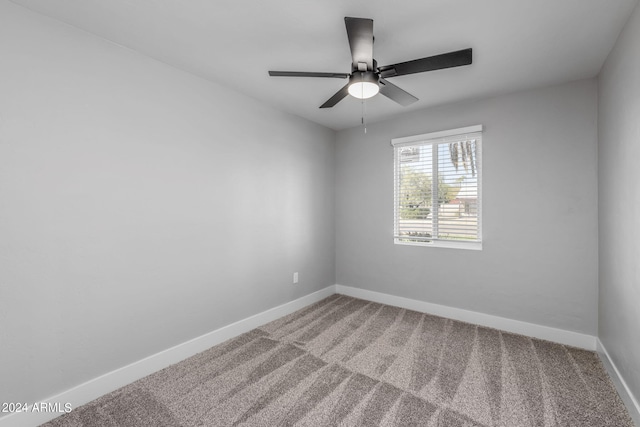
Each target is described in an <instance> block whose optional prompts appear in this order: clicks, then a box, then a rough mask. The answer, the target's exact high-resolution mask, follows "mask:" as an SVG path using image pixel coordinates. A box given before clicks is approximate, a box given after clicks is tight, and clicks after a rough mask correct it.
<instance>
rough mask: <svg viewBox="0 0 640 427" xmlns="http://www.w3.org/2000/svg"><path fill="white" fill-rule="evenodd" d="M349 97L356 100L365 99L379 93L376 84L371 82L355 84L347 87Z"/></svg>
mask: <svg viewBox="0 0 640 427" xmlns="http://www.w3.org/2000/svg"><path fill="white" fill-rule="evenodd" d="M348 90H349V95H351V96H353V97H354V98H358V99H367V98H371V97H372V96H374V95H376V94H377V93H378V92H380V88H379V87H378V85H377V84H375V83H371V82H356V83H351V85H350V86H349V89H348Z"/></svg>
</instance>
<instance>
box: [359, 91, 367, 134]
mask: <svg viewBox="0 0 640 427" xmlns="http://www.w3.org/2000/svg"><path fill="white" fill-rule="evenodd" d="M366 117H367V108H366V105H365V103H364V98H362V119H361V120H360V122H361V123H362V126H363V127H364V133H367V120H366Z"/></svg>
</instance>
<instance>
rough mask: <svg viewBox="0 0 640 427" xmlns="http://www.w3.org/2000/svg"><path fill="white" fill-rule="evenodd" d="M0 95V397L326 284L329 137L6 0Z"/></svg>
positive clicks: (115, 363) (330, 260) (329, 271)
mask: <svg viewBox="0 0 640 427" xmlns="http://www.w3.org/2000/svg"><path fill="white" fill-rule="evenodd" d="M0 94H1V95H0V402H31V403H32V402H34V401H37V400H38V399H42V398H44V397H47V396H50V395H53V394H55V393H57V392H60V391H63V390H66V389H69V388H71V387H73V386H75V385H77V384H79V383H82V382H84V381H86V380H89V379H92V378H95V377H97V376H99V375H100V374H103V373H105V372H109V371H111V370H113V369H116V368H119V367H122V366H125V365H127V364H129V363H131V362H134V361H137V360H140V359H142V358H144V357H146V356H149V355H151V354H154V353H157V352H159V351H161V350H164V349H167V348H169V347H171V346H173V345H176V344H179V343H181V342H184V341H186V340H189V339H191V338H194V337H196V336H199V335H201V334H204V333H207V332H210V331H212V330H215V329H217V328H218V327H221V326H223V325H227V324H229V323H232V322H233V321H236V320H239V319H243V318H246V317H248V316H250V315H253V314H256V313H258V312H260V311H263V310H266V309H269V308H272V307H274V306H277V305H279V304H282V303H285V302H288V301H291V300H293V299H295V298H298V297H300V296H303V295H306V294H309V293H311V292H313V291H316V290H318V289H321V288H324V287H326V286H328V285H332V284H334V283H335V266H334V219H333V218H334V215H333V212H334V188H335V183H334V158H335V133H334V132H333V131H330V130H328V129H326V128H324V127H321V126H319V125H315V124H312V123H310V122H307V121H304V120H302V119H299V118H296V117H293V116H290V115H286V114H283V113H279V112H276V111H274V110H273V109H271V108H268V107H265V106H263V105H261V104H259V103H257V102H256V101H254V100H252V99H250V98H247V97H245V96H242V95H240V94H238V93H234V92H232V91H230V90H228V89H225V88H224V87H221V86H218V85H215V84H211V83H208V82H205V81H204V80H201V79H198V78H196V77H194V76H191V75H189V74H186V73H184V72H181V71H178V70H176V69H173V68H170V67H168V66H166V65H164V64H162V63H159V62H157V61H154V60H151V59H149V58H146V57H143V56H141V55H139V54H137V53H135V52H132V51H130V50H127V49H123V48H121V47H118V46H116V45H114V44H112V43H109V42H105V41H102V40H99V39H96V38H94V37H92V36H90V35H88V34H86V33H83V32H81V31H78V30H76V29H74V28H72V27H69V26H67V25H64V24H61V23H58V22H56V21H52V20H50V19H48V18H44V17H41V16H39V15H35V14H33V13H31V12H29V11H27V10H26V9H23V8H21V7H18V6H15V5H13V4H11V3H9V2H7V1H4V0H0ZM294 271H299V272H300V284H299V285H297V286H294V285H292V273H293V272H294Z"/></svg>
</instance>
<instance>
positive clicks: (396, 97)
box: [380, 78, 418, 107]
mask: <svg viewBox="0 0 640 427" xmlns="http://www.w3.org/2000/svg"><path fill="white" fill-rule="evenodd" d="M380 93H381V94H383V95H384V96H386V97H387V98H389V99H390V100H392V101H395V102H397V103H398V104H400V105H402V106H403V107H406V106H407V105H411V104H413V103H414V102H416V101H417V100H418V98H416V97H415V96H413V95H411V94H410V93H409V92H406V91H405V90H403V89H400V88H399V87H398V86H396V85H394V84H392V83H391V82H389V81H387V80H385V79H382V78H381V79H380Z"/></svg>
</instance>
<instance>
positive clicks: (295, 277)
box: [293, 271, 298, 284]
mask: <svg viewBox="0 0 640 427" xmlns="http://www.w3.org/2000/svg"><path fill="white" fill-rule="evenodd" d="M293 283H294V284H295V283H298V272H297V271H296V272H295V273H293Z"/></svg>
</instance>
